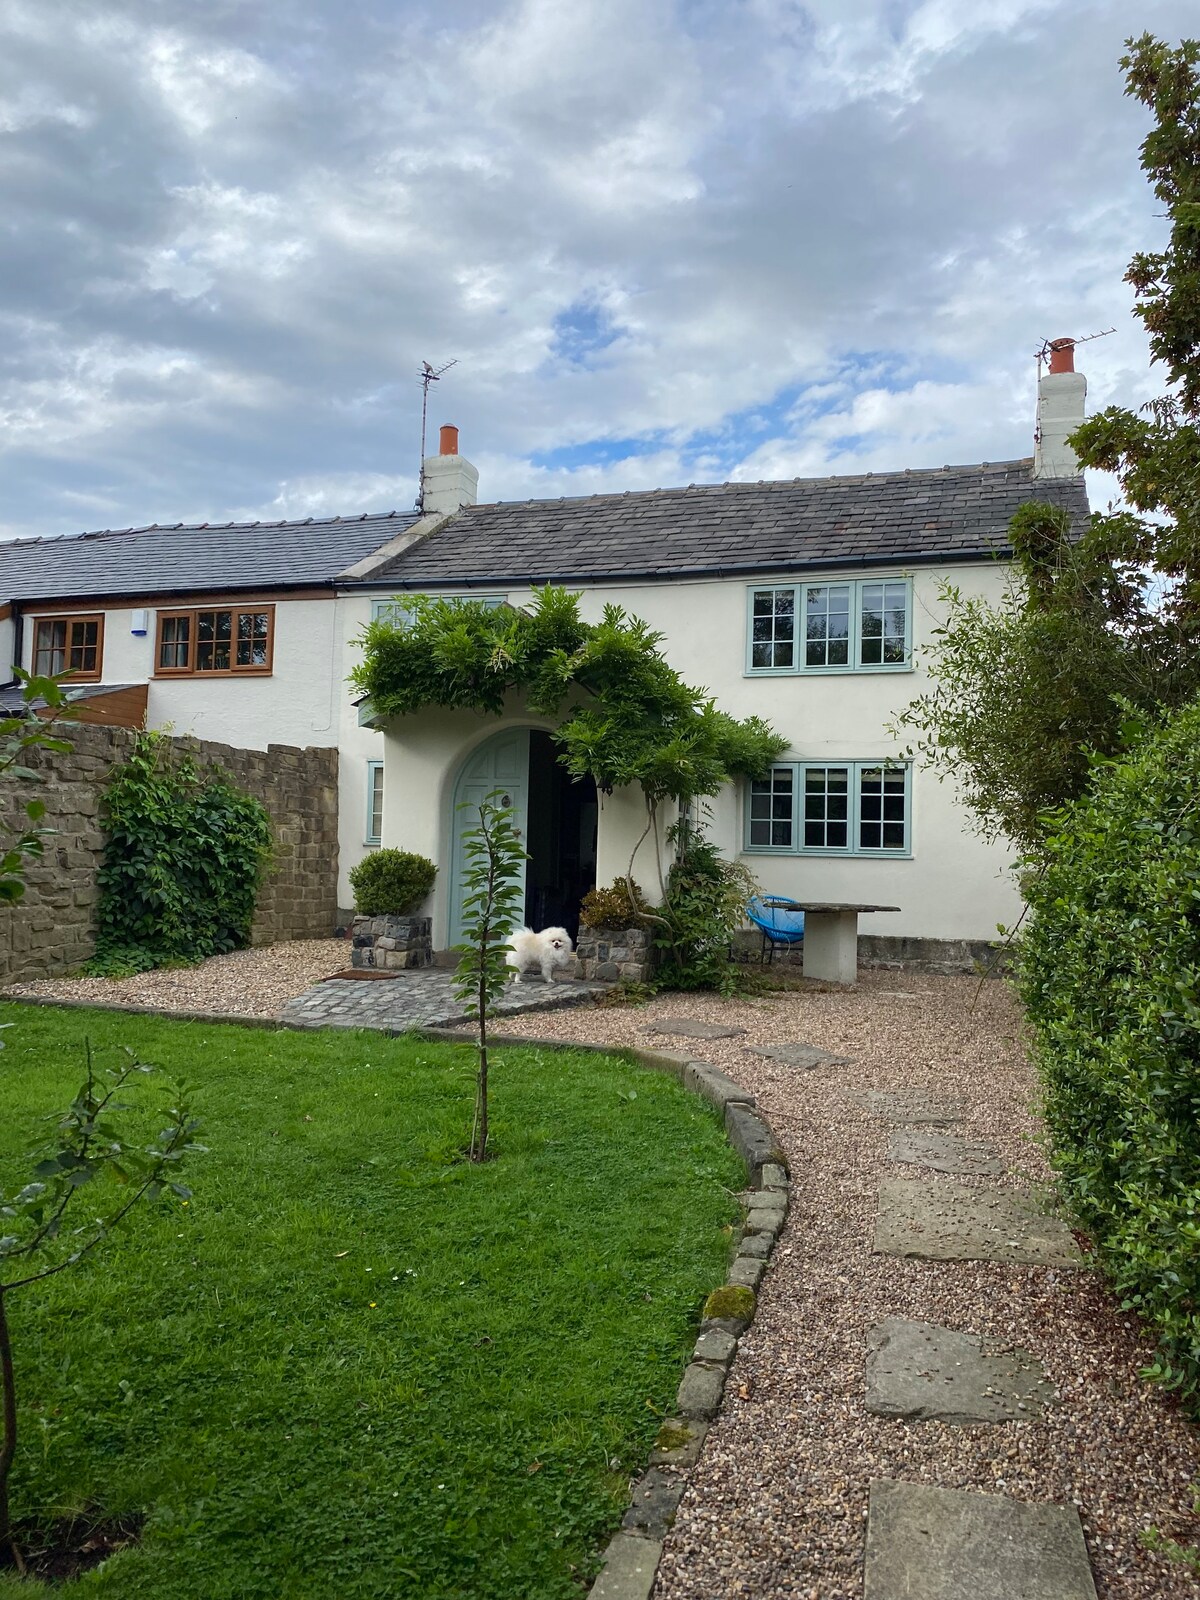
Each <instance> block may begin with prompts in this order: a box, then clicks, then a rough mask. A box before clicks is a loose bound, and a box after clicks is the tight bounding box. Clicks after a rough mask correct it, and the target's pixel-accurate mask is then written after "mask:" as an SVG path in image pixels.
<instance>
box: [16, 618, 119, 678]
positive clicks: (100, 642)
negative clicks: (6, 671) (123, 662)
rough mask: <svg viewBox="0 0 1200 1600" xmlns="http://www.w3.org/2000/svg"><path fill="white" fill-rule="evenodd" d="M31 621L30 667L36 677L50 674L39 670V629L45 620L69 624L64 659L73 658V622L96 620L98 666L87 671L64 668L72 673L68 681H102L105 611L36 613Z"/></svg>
mask: <svg viewBox="0 0 1200 1600" xmlns="http://www.w3.org/2000/svg"><path fill="white" fill-rule="evenodd" d="M31 621H32V622H33V641H32V644H31V646H30V652H29V662H30V669H31V671H32V672H33V675H34V677H39V676H49V674H43V673H39V671H38V655H39V654H40V651H39V650H38V629H39V628H40V627H41V626H42V624H43V623H44V622H47V623H54V622H63V623H65V624H66V626H67V643H66V644H65V645H64V647H63V658H64V661H70V658H71V644H70V637H71V635H70V630H71V626H72V624H74V623H76V622H94V623H95V624H96V668H95V671H94V672H86V671H82V670H79V669H75V670H72V669H71V668H70V667H69V666H64V667H63V669H62V670H63V671H64V672H69V673H70V678H69V680H68V681H69V682H71V683H99V682H100V680H101V678H102V676H103V674H104V612H103V611H67V612H62V611H57V612H53V613H51V612H46V613H44V614H35V615H34V616H33V617H32V618H31Z"/></svg>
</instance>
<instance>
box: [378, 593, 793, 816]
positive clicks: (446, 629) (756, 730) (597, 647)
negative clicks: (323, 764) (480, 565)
mask: <svg viewBox="0 0 1200 1600" xmlns="http://www.w3.org/2000/svg"><path fill="white" fill-rule="evenodd" d="M412 604H413V616H412V619H411V620H410V621H409V622H407V623H405V624H403V625H402V626H399V627H396V626H393V625H392V624H390V623H388V622H387V621H385V620H382V619H381V620H380V621H377V622H373V623H371V625H370V626H369V628H368V629H367V631H366V634H365V636H364V643H365V651H364V658H363V661H362V664H361V665H360V666H359V667H358V668H357V669H356V670H355V673H354V682H355V684H356V685H357V687H358V688H359V689H360V690H362V691H363V692H364V693H366V694H367V695H368V696H369V697H370V700H371V703H372V705H373V706H374V707H375V710H376V711H377V712H378V713H380V714H381V715H383V716H406V715H409V714H410V713H412V712H415V711H420V710H423V709H425V708H426V707H428V706H446V707H456V708H462V709H468V710H472V711H483V712H489V713H492V714H493V715H497V716H498V715H500V713H501V712H502V711H503V710H504V708H505V702H506V697H507V696H508V695H509V694H511V693H513V692H515V691H521V692H522V693H523V694H524V695H525V697H526V703H527V704H528V706H529V708H530V710H531V711H534V712H536V713H538V714H541V715H544V716H553V717H561V718H562V722H561V724H560V726H559V728H558V730H557V732H556V733H555V735H554V737H555V739H556V740H557V742H558V744H559V747H560V751H561V754H560V757H559V759H560V760H561V762H562V764H563V766H564V767H565V768H566V769H567V771H568V772H569V773H570V774H571V776H572V777H574V778H582V777H590V778H592V779H593V780H594V781H595V784H596V787H597V788H598V789H599V790H600V791H601V792H602V793H604V794H610V793H611V792H612V791H613V790H614V789H617V788H621V787H624V786H625V785H627V784H634V783H636V784H639V785H640V786H641V788H642V791H643V793H644V794H645V796H646V799H647V801H648V802H649V803H650V804H655V803H657V802H658V801H660V800H663V799H690V798H692V797H693V796H695V795H706V794H715V793H716V792H717V790H718V789H719V788H720V787H721V785H722V784H724V783H726V782H727V781H728V780H729V779H730V778H731V777H733V776H747V777H762V776H763V775H764V774H765V772H766V771H767V770H768V769H769V768H770V766H771V763H772V762H773V761H774V760H775V758H776V757H777V756H778V755H779V754H780V753H781V752H782V751H783V750H784V749H785V748H786V745H787V741H786V740H785V739H780V738H779V737H778V736H777V735H776V734H775V733H773V732H772V730H771V729H770V728H769V727H768V725H767V724H766V723H765V722H763V721H762V720H761V719H760V718H758V717H749V718H746V719H745V720H744V721H741V722H739V721H736V720H735V719H734V718H733V717H730V716H728V715H727V714H726V713H725V712H722V711H718V710H717V709H716V707H715V705H714V704H713V702H712V701H711V700H709V699H706V698H705V696H704V694H703V693H702V692H701V691H700V690H698V689H692V688H689V686H688V685H687V684H685V683H684V682H683V680H682V679H681V678H680V676H679V674H678V673H677V672H676V671H675V670H674V668H673V667H671V666H670V664H669V663H668V662H667V661H666V659H665V658H664V656H663V655H662V653H661V651H660V650H659V645H660V644H661V642H662V635H661V634H659V633H655V632H654V631H653V630H652V629H650V628H649V627H648V626H647V625H646V623H644V622H642V621H641V620H640V619H639V618H637V617H631V616H629V615H628V614H627V613H626V612H625V611H624V610H622V608H621V607H620V606H613V605H610V606H606V607H605V608H604V614H603V617H602V619H601V621H600V622H598V623H586V622H584V621H583V620H582V619H581V618H580V615H579V596H578V595H575V594H570V593H568V591H567V590H565V589H556V588H554V587H552V586H550V585H547V586H546V587H545V588H543V589H537V590H535V591H534V599H533V604H532V606H531V607H530V608H529V610H528V611H526V610H517V609H515V608H513V607H509V606H500V607H488V606H484V605H482V604H479V603H477V602H471V601H449V600H433V599H428V598H424V599H416V600H414V601H413V603H412Z"/></svg>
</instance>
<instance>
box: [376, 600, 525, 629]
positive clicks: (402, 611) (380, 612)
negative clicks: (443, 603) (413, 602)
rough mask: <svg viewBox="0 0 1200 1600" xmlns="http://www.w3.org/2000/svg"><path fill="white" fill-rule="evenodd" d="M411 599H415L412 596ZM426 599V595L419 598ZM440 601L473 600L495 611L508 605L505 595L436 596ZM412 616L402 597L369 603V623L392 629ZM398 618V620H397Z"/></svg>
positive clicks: (410, 609)
mask: <svg viewBox="0 0 1200 1600" xmlns="http://www.w3.org/2000/svg"><path fill="white" fill-rule="evenodd" d="M411 598H413V599H416V598H417V596H416V595H413V596H412V597H411ZM420 598H421V599H423V600H424V599H427V598H428V596H427V595H422V596H420ZM437 598H438V599H440V600H473V601H475V603H476V604H477V605H481V606H487V607H489V608H490V609H491V610H495V608H496V607H497V606H503V605H507V604H508V596H507V595H505V594H446V595H439V596H437ZM411 616H412V607H411V606H410V605H408V604H407V603H406V600H405V596H403V595H398V594H396V595H390V596H389V597H388V598H387V599H386V600H372V601H371V621H372V622H391V624H392V626H393V627H398V626H401V625H403V624H404V623H405V622H407V621H408V620H409V618H410V617H411ZM397 618H398V620H397Z"/></svg>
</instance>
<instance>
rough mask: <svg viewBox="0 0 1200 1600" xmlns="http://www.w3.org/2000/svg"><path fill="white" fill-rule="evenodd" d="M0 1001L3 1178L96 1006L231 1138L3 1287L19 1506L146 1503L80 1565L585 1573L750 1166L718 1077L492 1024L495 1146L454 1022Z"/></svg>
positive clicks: (722, 1250) (289, 1593) (682, 1355)
mask: <svg viewBox="0 0 1200 1600" xmlns="http://www.w3.org/2000/svg"><path fill="white" fill-rule="evenodd" d="M0 1013H2V1014H3V1015H2V1017H0V1020H3V1021H6V1022H13V1023H15V1026H14V1027H12V1028H10V1029H9V1030H8V1032H7V1033H5V1035H4V1039H5V1043H6V1048H5V1049H4V1051H3V1052H2V1053H0V1106H2V1107H3V1115H2V1117H0V1185H4V1184H6V1183H11V1181H12V1179H13V1178H15V1177H18V1176H20V1177H22V1179H23V1177H24V1174H25V1171H26V1168H25V1166H24V1164H23V1162H22V1161H21V1160H20V1159H19V1158H20V1153H21V1151H22V1149H23V1147H24V1146H25V1144H26V1142H27V1140H28V1138H29V1135H30V1131H31V1128H32V1126H33V1124H34V1122H35V1119H36V1118H37V1117H38V1116H39V1115H41V1114H43V1113H45V1112H47V1111H51V1110H54V1109H56V1108H58V1107H60V1106H62V1105H64V1104H65V1103H66V1101H67V1100H69V1099H70V1097H71V1094H72V1093H73V1092H74V1090H75V1088H76V1087H77V1086H78V1083H79V1081H80V1078H81V1073H80V1065H79V1063H80V1047H81V1043H82V1040H83V1038H84V1036H85V1035H86V1036H87V1037H88V1038H90V1039H91V1041H92V1044H93V1046H111V1045H114V1044H117V1043H124V1044H128V1045H130V1046H131V1047H133V1048H134V1049H135V1050H136V1051H137V1052H138V1053H139V1054H140V1055H141V1056H142V1057H143V1059H145V1060H148V1061H153V1062H155V1063H157V1064H160V1065H161V1066H163V1067H164V1068H165V1069H167V1070H168V1071H170V1072H172V1073H174V1074H175V1075H177V1076H178V1077H181V1078H183V1079H185V1080H186V1081H188V1082H190V1083H191V1084H193V1085H194V1086H195V1095H194V1101H195V1108H196V1111H197V1113H198V1114H199V1115H200V1117H201V1119H202V1121H203V1129H202V1132H201V1135H200V1137H201V1139H202V1140H203V1142H204V1143H205V1144H206V1145H208V1146H209V1147H210V1152H211V1153H210V1154H208V1155H205V1156H198V1157H197V1158H196V1159H195V1161H194V1162H193V1163H192V1165H191V1169H190V1173H189V1174H187V1175H186V1176H187V1181H188V1183H189V1184H190V1185H191V1186H192V1187H193V1189H194V1190H195V1195H194V1198H193V1199H192V1201H191V1202H190V1203H189V1204H186V1205H185V1204H183V1203H181V1202H180V1201H179V1200H177V1199H174V1198H172V1199H171V1200H170V1201H169V1202H168V1201H165V1200H164V1201H160V1202H158V1203H157V1205H156V1206H154V1207H152V1208H150V1209H148V1210H147V1211H146V1212H145V1213H143V1214H142V1215H141V1217H140V1218H139V1219H137V1220H135V1222H134V1224H133V1225H132V1227H131V1228H129V1229H128V1230H127V1231H125V1232H124V1233H123V1234H122V1235H120V1236H118V1237H116V1238H114V1239H113V1240H111V1241H109V1242H108V1243H107V1244H106V1245H104V1246H102V1247H101V1249H100V1251H98V1252H97V1253H96V1255H95V1257H94V1258H92V1259H90V1260H89V1261H87V1262H86V1263H85V1264H82V1265H81V1266H80V1267H78V1268H76V1269H75V1270H73V1271H70V1272H66V1273H63V1274H62V1275H61V1276H59V1277H58V1278H56V1279H54V1280H52V1281H51V1282H48V1283H47V1284H45V1285H44V1286H41V1287H36V1288H32V1289H27V1290H23V1291H21V1292H20V1293H19V1294H14V1295H13V1297H12V1300H11V1304H10V1316H11V1319H12V1322H13V1337H14V1344H15V1347H16V1355H17V1363H18V1383H19V1386H20V1394H21V1404H22V1409H21V1426H22V1430H23V1445H22V1450H21V1454H20V1461H19V1465H18V1469H17V1471H16V1475H15V1506H14V1510H15V1512H16V1515H17V1516H18V1517H22V1516H27V1515H30V1514H31V1513H32V1512H34V1511H35V1510H36V1511H38V1512H43V1511H47V1510H49V1511H53V1512H64V1511H68V1510H71V1509H74V1508H77V1507H80V1506H84V1505H88V1504H96V1503H99V1504H101V1505H102V1506H103V1507H104V1508H105V1509H106V1510H107V1511H108V1512H110V1513H118V1512H125V1511H130V1510H136V1509H141V1510H144V1511H145V1512H147V1513H148V1514H149V1522H148V1524H147V1530H146V1536H145V1539H144V1541H143V1543H142V1544H141V1545H139V1546H138V1547H137V1548H134V1549H130V1550H127V1551H125V1552H123V1553H121V1554H120V1555H118V1556H116V1557H114V1558H113V1559H112V1560H111V1561H110V1562H109V1563H108V1564H107V1565H106V1566H105V1567H103V1568H101V1569H99V1570H97V1571H94V1572H93V1573H91V1574H89V1575H87V1576H86V1577H84V1578H83V1579H82V1580H81V1581H80V1583H79V1584H78V1585H77V1586H75V1588H74V1589H73V1590H72V1592H79V1593H80V1594H81V1595H91V1594H102V1595H107V1596H121V1597H122V1600H126V1597H127V1600H137V1597H153V1600H255V1597H259V1596H261V1597H263V1600H293V1597H298V1596H304V1597H314V1600H315V1597H321V1600H358V1597H366V1596H372V1597H376V1596H378V1597H387V1600H401V1597H405V1596H414V1597H415V1596H421V1597H422V1600H451V1597H453V1600H466V1597H472V1600H473V1597H480V1600H483V1597H486V1600H508V1597H512V1600H518V1597H519V1600H534V1597H538V1600H540V1597H543V1596H546V1597H549V1596H575V1595H578V1594H579V1592H580V1590H581V1588H582V1587H583V1585H584V1582H585V1580H586V1579H587V1578H588V1577H589V1576H590V1575H591V1574H592V1573H593V1572H594V1571H595V1567H596V1559H595V1558H596V1554H597V1552H598V1551H599V1550H600V1549H601V1548H602V1547H603V1544H604V1542H605V1539H606V1536H607V1534H608V1533H609V1531H610V1530H611V1529H612V1528H614V1527H615V1525H616V1523H617V1522H618V1521H619V1518H620V1515H621V1512H622V1510H623V1508H624V1504H625V1500H626V1493H627V1484H628V1478H629V1476H630V1474H632V1473H635V1472H637V1471H638V1470H640V1468H641V1466H642V1465H643V1463H644V1461H645V1457H646V1454H647V1451H648V1449H649V1447H650V1444H651V1441H652V1438H653V1435H654V1432H655V1430H656V1427H657V1423H658V1417H659V1415H660V1414H662V1413H664V1412H665V1411H667V1410H668V1409H669V1407H670V1405H671V1402H672V1399H673V1396H674V1391H675V1388H676V1386H677V1384H678V1381H679V1377H680V1373H681V1371H682V1368H683V1364H684V1362H685V1360H686V1355H687V1350H688V1347H689V1343H690V1340H691V1338H692V1337H693V1334H694V1329H695V1324H696V1319H697V1316H698V1312H699V1306H700V1304H701V1300H702V1298H703V1296H704V1294H705V1293H706V1292H707V1290H709V1289H710V1288H711V1287H713V1286H714V1285H715V1284H717V1283H720V1282H722V1281H723V1277H724V1271H725V1266H726V1262H727V1259H728V1251H729V1243H728V1237H727V1235H726V1234H725V1233H723V1232H722V1229H723V1227H724V1226H725V1225H726V1224H728V1223H729V1222H730V1221H731V1220H732V1219H733V1216H734V1214H735V1204H734V1202H733V1199H732V1196H731V1191H732V1190H735V1189H737V1188H738V1187H740V1185H741V1184H742V1183H743V1181H744V1171H743V1169H742V1168H741V1165H740V1163H739V1162H738V1160H737V1159H736V1157H735V1156H734V1155H733V1154H732V1152H731V1151H730V1150H729V1148H728V1146H727V1145H726V1144H725V1141H724V1138H723V1135H722V1133H721V1130H720V1126H719V1123H718V1121H717V1119H716V1117H715V1115H714V1114H713V1113H712V1112H711V1111H710V1110H709V1108H708V1107H707V1105H706V1104H704V1103H703V1102H701V1101H699V1100H697V1099H696V1098H694V1097H693V1096H691V1095H687V1094H685V1093H684V1092H683V1090H682V1089H680V1087H679V1086H678V1084H676V1083H675V1082H674V1081H673V1080H671V1079H669V1078H667V1077H664V1076H661V1075H658V1074H655V1073H650V1072H645V1071H640V1070H639V1069H637V1068H636V1067H633V1066H630V1065H628V1064H626V1063H624V1062H621V1061H619V1060H614V1059H611V1058H608V1057H600V1056H594V1055H589V1054H584V1053H576V1054H565V1053H564V1054H559V1053H549V1052H540V1051H537V1050H507V1049H505V1050H501V1051H499V1052H497V1061H496V1066H495V1068H494V1072H493V1084H494V1091H493V1116H494V1133H495V1144H496V1149H497V1152H498V1159H497V1160H494V1161H492V1162H490V1163H488V1164H486V1165H484V1166H483V1167H478V1168H475V1167H471V1166H469V1165H467V1164H465V1163H462V1162H460V1161H457V1160H455V1159H454V1151H455V1150H456V1148H457V1147H459V1146H461V1145H462V1143H463V1142H464V1140H465V1138H466V1134H467V1128H468V1122H469V1116H470V1105H471V1096H472V1084H473V1066H472V1058H471V1055H470V1053H469V1052H468V1051H467V1050H466V1049H462V1048H459V1047H457V1046H450V1045H441V1044H438V1045H434V1044H424V1043H420V1042H414V1041H409V1040H402V1039H401V1040H388V1039H384V1038H382V1037H381V1036H379V1035H377V1034H366V1033H355V1034H345V1033H337V1034H332V1033H318V1034H295V1033H282V1032H280V1033H274V1032H268V1031H260V1030H251V1029H244V1028H236V1027H220V1026H212V1025H208V1024H197V1023H183V1022H178V1023H175V1022H160V1021H158V1020H156V1019H149V1018H141V1017H122V1016H119V1015H116V1014H113V1013H106V1012H103V1011H94V1012H83V1011H49V1010H41V1009H34V1008H30V1007H20V1006H11V1005H9V1006H0ZM82 1203H83V1204H85V1205H86V1201H85V1202H82ZM44 1592H46V1591H44V1590H43V1589H42V1588H41V1586H39V1585H33V1584H20V1583H18V1582H16V1580H15V1579H11V1578H10V1579H3V1578H0V1596H2V1597H3V1600H9V1597H10V1596H11V1597H16V1596H22V1597H26V1600H28V1597H29V1596H30V1595H31V1593H38V1594H40V1593H44Z"/></svg>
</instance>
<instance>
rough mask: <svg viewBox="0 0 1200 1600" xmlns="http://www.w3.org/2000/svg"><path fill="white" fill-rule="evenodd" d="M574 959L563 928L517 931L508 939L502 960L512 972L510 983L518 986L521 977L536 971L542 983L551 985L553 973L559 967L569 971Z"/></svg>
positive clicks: (519, 929)
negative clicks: (514, 974)
mask: <svg viewBox="0 0 1200 1600" xmlns="http://www.w3.org/2000/svg"><path fill="white" fill-rule="evenodd" d="M574 958H575V952H574V948H573V946H572V944H571V935H570V934H569V933H568V932H567V930H566V929H565V928H543V930H542V931H541V933H534V931H533V929H532V928H518V929H517V930H516V932H515V933H513V934H510V936H509V940H508V955H507V957H506V958H505V959H506V960H507V962H508V965H509V966H510V967H515V968H516V972H517V975H516V977H515V978H514V979H513V982H514V983H520V981H521V975H522V974H523V973H525V972H532V971H533V970H534V969H535V968H537V967H540V968H541V971H542V978H543V980H544V982H546V983H551V982H553V979H554V973H555V971H556V970H557V969H558V968H559V967H569V966H570V965H571V962H572V961H573V960H574Z"/></svg>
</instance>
